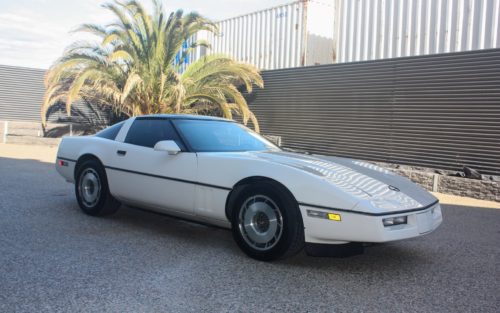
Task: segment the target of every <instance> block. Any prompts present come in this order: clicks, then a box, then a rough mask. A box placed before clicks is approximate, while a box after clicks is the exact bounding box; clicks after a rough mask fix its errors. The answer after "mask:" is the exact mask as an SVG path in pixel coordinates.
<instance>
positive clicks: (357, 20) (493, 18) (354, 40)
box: [335, 0, 500, 63]
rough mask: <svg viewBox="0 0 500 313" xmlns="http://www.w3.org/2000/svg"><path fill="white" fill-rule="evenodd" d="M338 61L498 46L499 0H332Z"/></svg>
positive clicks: (499, 36) (499, 34)
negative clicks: (333, 0) (334, 5)
mask: <svg viewBox="0 0 500 313" xmlns="http://www.w3.org/2000/svg"><path fill="white" fill-rule="evenodd" d="M335 1H336V2H337V4H336V9H337V14H336V16H337V17H338V19H337V24H336V31H335V33H336V34H337V35H336V38H337V43H336V51H337V62H339V63H343V62H352V61H364V60H375V59H385V58H395V57H404V56H416V55H425V54H436V53H446V52H458V51H468V50H480V49H488V48H500V25H499V21H500V0H335Z"/></svg>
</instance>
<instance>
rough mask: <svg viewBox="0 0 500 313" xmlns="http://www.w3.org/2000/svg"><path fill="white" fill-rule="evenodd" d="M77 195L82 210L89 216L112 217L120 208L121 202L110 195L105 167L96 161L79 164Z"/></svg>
mask: <svg viewBox="0 0 500 313" xmlns="http://www.w3.org/2000/svg"><path fill="white" fill-rule="evenodd" d="M75 194H76V199H77V201H78V205H79V206H80V209H82V211H83V212H84V213H85V214H88V215H92V216H104V215H110V214H113V213H115V212H116V211H117V210H118V208H119V207H120V202H119V201H118V200H116V199H115V198H114V197H113V196H112V195H111V194H110V193H109V188H108V179H107V177H106V172H105V171H104V168H103V166H102V165H101V163H100V162H99V161H97V160H95V159H89V160H86V161H83V162H82V163H81V164H78V167H77V169H76V176H75Z"/></svg>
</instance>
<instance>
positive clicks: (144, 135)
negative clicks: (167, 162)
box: [125, 119, 185, 150]
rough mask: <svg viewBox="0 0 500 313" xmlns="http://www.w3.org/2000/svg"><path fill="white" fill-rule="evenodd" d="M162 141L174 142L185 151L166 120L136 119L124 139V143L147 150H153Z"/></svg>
mask: <svg viewBox="0 0 500 313" xmlns="http://www.w3.org/2000/svg"><path fill="white" fill-rule="evenodd" d="M162 140H174V141H175V142H176V143H177V145H179V148H181V150H185V149H184V146H183V145H182V143H181V141H180V139H179V136H178V135H177V133H176V131H175V129H174V128H173V126H172V124H171V123H170V121H169V120H166V119H136V120H135V121H134V123H133V124H132V126H130V129H129V131H128V133H127V137H126V138H125V142H126V143H130V144H133V145H138V146H143V147H148V148H153V147H154V146H155V144H156V143H157V142H158V141H162Z"/></svg>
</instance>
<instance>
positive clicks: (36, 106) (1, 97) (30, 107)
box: [0, 65, 45, 121]
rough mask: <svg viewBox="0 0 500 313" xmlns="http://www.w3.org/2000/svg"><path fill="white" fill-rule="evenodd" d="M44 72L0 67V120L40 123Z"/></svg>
mask: <svg viewBox="0 0 500 313" xmlns="http://www.w3.org/2000/svg"><path fill="white" fill-rule="evenodd" d="M44 75H45V70H40V69H33V68H24V67H17V66H6V65H0V120H23V121H40V106H41V105H42V101H43V95H44V93H45V86H44V84H43V78H44Z"/></svg>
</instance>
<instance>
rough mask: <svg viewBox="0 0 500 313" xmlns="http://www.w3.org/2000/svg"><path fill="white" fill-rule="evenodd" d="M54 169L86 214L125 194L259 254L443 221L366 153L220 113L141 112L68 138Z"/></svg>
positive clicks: (428, 201) (112, 205) (106, 210)
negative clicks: (342, 151) (291, 142)
mask: <svg viewBox="0 0 500 313" xmlns="http://www.w3.org/2000/svg"><path fill="white" fill-rule="evenodd" d="M56 168H57V170H58V172H59V173H60V174H61V175H62V176H63V177H64V178H65V179H66V180H67V181H68V182H71V183H74V184H75V193H76V198H77V200H78V204H79V205H80V207H81V209H82V210H83V211H84V212H85V213H87V214H90V215H105V214H110V213H113V212H115V211H116V210H117V209H118V207H119V206H120V203H121V202H123V203H125V204H128V205H130V206H136V207H141V208H145V209H149V210H154V211H158V212H162V213H167V214H170V215H175V216H179V217H183V218H187V219H190V220H195V221H199V222H204V223H209V224H214V225H218V226H222V227H227V228H231V229H232V232H233V236H234V239H235V241H236V242H237V244H238V246H239V247H240V248H241V249H242V250H243V251H244V252H245V253H246V254H248V255H249V256H251V257H253V258H256V259H260V260H273V259H277V258H284V257H287V256H291V255H293V254H295V253H297V252H298V251H300V250H301V249H302V248H303V247H304V245H305V246H306V249H307V251H308V252H310V253H314V252H315V251H317V250H318V249H319V248H324V247H337V248H338V247H341V246H347V245H342V244H347V243H350V242H353V243H370V242H386V241H393V240H400V239H406V238H411V237H416V236H421V235H424V234H427V233H429V232H431V231H433V230H434V229H436V228H437V227H438V226H439V225H440V224H441V222H442V215H441V208H440V206H439V203H438V201H437V199H436V198H435V197H434V196H433V195H431V194H430V193H429V192H427V191H425V190H424V189H422V188H420V187H419V186H417V185H415V184H413V183H412V182H410V181H409V180H407V179H406V178H403V177H400V176H397V175H395V174H393V173H391V172H389V171H387V170H385V169H382V168H380V167H377V166H374V165H372V164H369V163H366V162H362V161H357V160H351V159H345V158H338V157H327V156H320V155H306V154H299V153H291V152H286V151H283V150H281V149H280V148H278V147H276V146H274V145H273V144H271V143H270V142H268V141H267V140H265V139H264V138H262V137H260V136H259V135H257V134H256V133H254V132H252V131H251V130H249V129H247V128H246V127H244V126H242V125H240V124H238V123H236V122H233V121H229V120H225V119H220V118H212V117H200V116H189V115H154V116H142V117H136V118H130V119H128V120H126V121H124V122H121V123H119V124H115V125H114V126H111V127H109V128H107V129H105V130H103V131H101V132H99V133H97V134H96V135H94V136H83V137H65V138H63V140H62V142H61V144H60V145H59V151H58V156H57V160H56ZM351 245H352V244H351ZM356 246H357V247H359V246H360V244H357V245H356Z"/></svg>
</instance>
